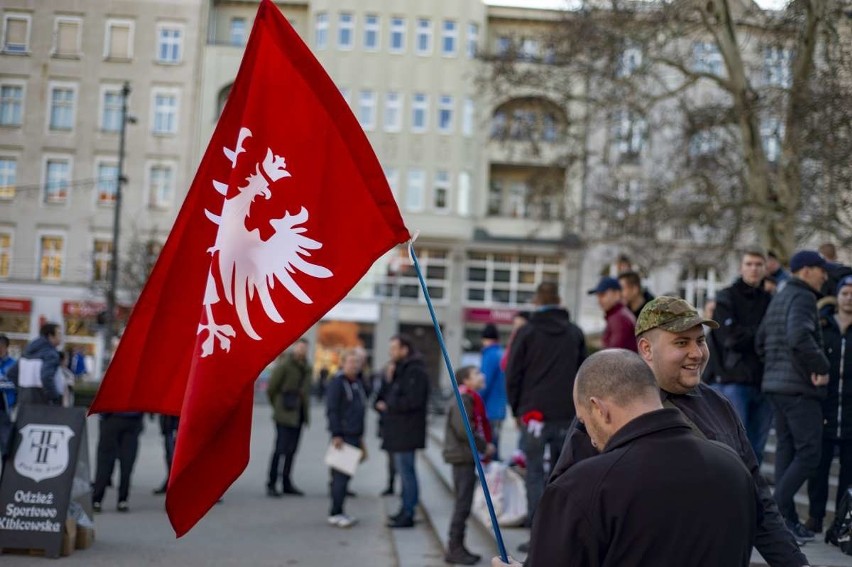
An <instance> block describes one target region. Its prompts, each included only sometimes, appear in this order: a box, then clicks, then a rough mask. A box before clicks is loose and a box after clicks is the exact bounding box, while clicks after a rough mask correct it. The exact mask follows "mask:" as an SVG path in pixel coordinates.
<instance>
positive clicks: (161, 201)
mask: <svg viewBox="0 0 852 567" xmlns="http://www.w3.org/2000/svg"><path fill="white" fill-rule="evenodd" d="M174 188H175V179H174V169H173V168H172V166H171V165H168V164H154V165H152V166H150V168H149V170H148V194H149V195H150V197H151V207H153V208H155V209H166V208H169V207H171V205H172V201H173V200H174Z"/></svg>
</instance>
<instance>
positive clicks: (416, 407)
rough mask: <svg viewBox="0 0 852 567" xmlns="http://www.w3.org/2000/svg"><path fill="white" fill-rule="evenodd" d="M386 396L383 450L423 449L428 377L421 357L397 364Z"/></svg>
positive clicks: (413, 357)
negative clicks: (386, 407)
mask: <svg viewBox="0 0 852 567" xmlns="http://www.w3.org/2000/svg"><path fill="white" fill-rule="evenodd" d="M383 398H384V402H385V403H386V404H387V406H388V409H387V411H386V412H385V414H384V416H383V418H382V449H384V450H385V451H390V452H391V453H395V452H405V451H414V450H415V449H422V448H424V447H425V446H426V403H427V401H428V400H429V377H428V376H427V374H426V367H425V366H424V365H423V360H422V359H421V358H420V357H418V356H410V357H408V358H406V359H405V360H402V361H400V362H398V363H397V365H396V369H395V370H394V373H393V380H392V381H391V383H390V384H389V385H388V387H387V390H386V392H385V393H384V395H383Z"/></svg>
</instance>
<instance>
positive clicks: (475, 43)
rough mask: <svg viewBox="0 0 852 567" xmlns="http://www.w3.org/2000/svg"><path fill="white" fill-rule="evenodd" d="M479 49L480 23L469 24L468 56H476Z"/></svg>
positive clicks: (471, 57)
mask: <svg viewBox="0 0 852 567" xmlns="http://www.w3.org/2000/svg"><path fill="white" fill-rule="evenodd" d="M478 51H479V25H478V24H473V23H471V24H468V25H467V56H468V58H470V59H473V58H474V57H476V53H477V52H478Z"/></svg>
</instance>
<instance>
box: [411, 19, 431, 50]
mask: <svg viewBox="0 0 852 567" xmlns="http://www.w3.org/2000/svg"><path fill="white" fill-rule="evenodd" d="M414 51H415V52H416V53H417V55H431V54H432V20H430V19H429V18H417V35H416V37H415V38H414Z"/></svg>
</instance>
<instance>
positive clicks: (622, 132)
mask: <svg viewBox="0 0 852 567" xmlns="http://www.w3.org/2000/svg"><path fill="white" fill-rule="evenodd" d="M645 130H646V124H645V120H644V119H643V118H641V117H640V116H638V115H637V114H636V113H635V112H633V111H631V110H620V111H618V112H616V113H615V146H616V151H617V152H618V154H619V155H620V156H621V157H622V158H624V157H633V158H636V157H639V154H640V153H641V152H642V145H643V143H644V140H645Z"/></svg>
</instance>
